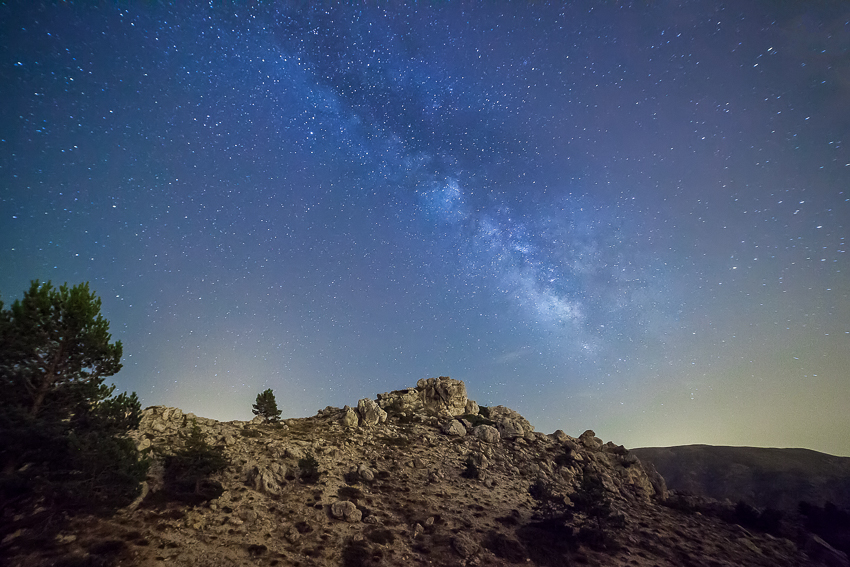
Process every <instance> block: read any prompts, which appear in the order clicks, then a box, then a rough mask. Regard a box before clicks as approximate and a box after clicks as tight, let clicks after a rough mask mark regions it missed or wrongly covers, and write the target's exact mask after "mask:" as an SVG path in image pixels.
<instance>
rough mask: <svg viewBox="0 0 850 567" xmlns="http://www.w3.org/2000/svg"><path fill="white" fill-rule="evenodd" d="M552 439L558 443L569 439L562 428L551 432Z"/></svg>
mask: <svg viewBox="0 0 850 567" xmlns="http://www.w3.org/2000/svg"><path fill="white" fill-rule="evenodd" d="M552 439H554V440H555V441H557V442H558V443H563V442H564V441H568V440H569V436H568V435H567V434H566V433H564V432H563V431H562V430H560V429H558V430H556V431H555V433H553V434H552Z"/></svg>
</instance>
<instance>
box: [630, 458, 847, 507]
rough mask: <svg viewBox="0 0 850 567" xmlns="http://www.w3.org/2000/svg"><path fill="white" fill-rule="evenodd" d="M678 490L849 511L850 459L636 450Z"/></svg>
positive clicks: (763, 504) (757, 503)
mask: <svg viewBox="0 0 850 567" xmlns="http://www.w3.org/2000/svg"><path fill="white" fill-rule="evenodd" d="M631 452H632V453H634V454H635V455H637V457H638V458H639V459H640V460H641V461H643V462H648V463H652V464H653V465H654V466H655V468H656V469H657V470H658V472H659V473H661V475H662V476H663V477H664V479H665V480H666V481H667V486H668V487H669V488H671V489H674V490H678V491H687V492H692V493H694V494H697V495H701V496H707V497H709V498H715V499H717V500H723V499H725V498H728V499H729V500H731V501H732V502H737V501H739V500H745V501H747V502H748V503H750V504H752V505H754V506H756V507H759V508H775V509H779V510H796V509H797V506H798V505H799V503H800V501H807V502H811V503H813V504H816V505H818V506H823V505H824V503H826V502H832V503H833V504H835V505H837V506H838V507H839V508H850V458H847V457H835V456H833V455H828V454H826V453H819V452H817V451H810V450H809V449H766V448H759V447H716V446H712V445H684V446H680V447H645V448H639V449H632V450H631Z"/></svg>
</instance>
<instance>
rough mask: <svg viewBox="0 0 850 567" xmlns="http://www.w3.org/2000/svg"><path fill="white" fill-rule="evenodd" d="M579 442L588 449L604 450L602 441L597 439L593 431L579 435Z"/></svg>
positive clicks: (589, 430)
mask: <svg viewBox="0 0 850 567" xmlns="http://www.w3.org/2000/svg"><path fill="white" fill-rule="evenodd" d="M578 441H579V443H581V444H582V445H584V446H585V447H587V448H588V449H594V450H599V449H602V439H600V438H599V437H597V436H596V433H594V432H593V430H592V429H588V430H587V431H585V432H584V433H582V434H581V435H579V438H578Z"/></svg>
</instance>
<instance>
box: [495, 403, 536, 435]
mask: <svg viewBox="0 0 850 567" xmlns="http://www.w3.org/2000/svg"><path fill="white" fill-rule="evenodd" d="M490 420H491V421H493V422H495V424H496V429H498V430H499V435H501V437H502V439H517V438H521V437H525V436H526V435H530V434H531V433H532V432H533V431H534V427H533V426H532V425H531V424H530V423H529V422H528V420H527V419H525V418H524V417H522V416H521V415H520V414H519V413H517V412H515V411H514V410H512V409H510V408H506V407H505V406H493V407H491V408H490Z"/></svg>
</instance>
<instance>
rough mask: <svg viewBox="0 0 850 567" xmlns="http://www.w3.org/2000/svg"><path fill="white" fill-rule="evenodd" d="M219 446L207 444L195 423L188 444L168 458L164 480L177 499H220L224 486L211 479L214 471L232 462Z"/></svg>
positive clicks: (165, 464) (166, 459)
mask: <svg viewBox="0 0 850 567" xmlns="http://www.w3.org/2000/svg"><path fill="white" fill-rule="evenodd" d="M229 464H230V463H229V461H228V460H227V458H226V457H225V456H224V454H223V452H222V450H221V448H220V447H212V446H210V445H209V443H207V441H206V439H205V438H204V436H203V433H202V432H201V428H200V427H198V424H197V423H195V422H193V423H192V431H191V432H190V433H189V436H188V437H187V439H186V446H185V447H184V448H183V449H182V450H180V451H177V452H175V453H173V454H171V455H168V456H167V457H166V458H165V462H164V466H165V482H166V488H167V490H168V492H169V493H170V494H171V496H172V498H174V499H176V500H188V501H205V500H210V499H212V498H217V497H218V496H220V495H221V493H222V491H223V489H222V488H221V485H220V484H219V483H217V482H215V481H211V480H210V476H211V475H213V474H214V473H217V472H219V471H222V470H224V469H225V468H227V466H228V465H229Z"/></svg>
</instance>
